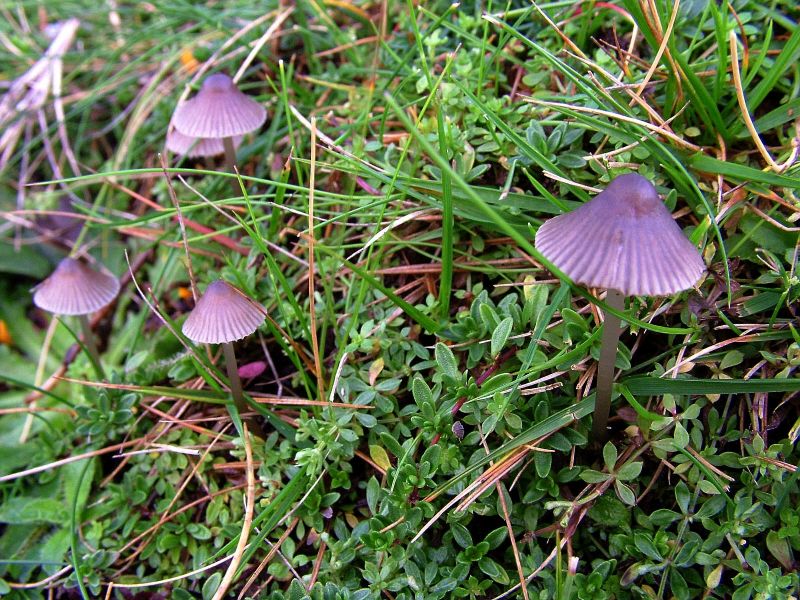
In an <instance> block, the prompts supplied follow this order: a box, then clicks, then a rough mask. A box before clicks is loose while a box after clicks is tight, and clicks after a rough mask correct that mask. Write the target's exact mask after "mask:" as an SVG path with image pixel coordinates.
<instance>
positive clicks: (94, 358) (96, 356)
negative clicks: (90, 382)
mask: <svg viewBox="0 0 800 600" xmlns="http://www.w3.org/2000/svg"><path fill="white" fill-rule="evenodd" d="M78 321H79V322H80V324H81V332H82V333H83V347H84V348H86V352H87V353H88V354H89V360H90V361H91V362H92V366H93V367H94V370H95V372H96V373H97V376H98V377H99V378H100V379H105V378H106V373H105V371H103V365H102V364H101V363H100V353H99V352H98V351H97V344H96V343H95V340H94V332H92V326H91V325H90V324H89V315H78Z"/></svg>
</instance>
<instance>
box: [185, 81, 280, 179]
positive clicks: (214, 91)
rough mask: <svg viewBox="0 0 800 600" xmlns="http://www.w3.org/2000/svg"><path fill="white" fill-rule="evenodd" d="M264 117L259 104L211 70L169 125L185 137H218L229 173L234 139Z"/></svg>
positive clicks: (265, 114)
mask: <svg viewBox="0 0 800 600" xmlns="http://www.w3.org/2000/svg"><path fill="white" fill-rule="evenodd" d="M266 119H267V111H266V109H265V108H264V107H263V106H261V104H259V103H258V102H256V101H255V100H253V99H252V98H250V96H248V95H247V94H244V93H242V92H241V91H239V88H237V87H236V84H234V83H233V80H232V79H231V78H230V77H228V76H227V75H225V74H224V73H215V74H214V75H209V76H208V77H206V79H205V81H203V85H202V87H201V88H200V91H199V92H198V93H197V95H196V96H195V97H194V98H192V99H191V100H188V101H186V102H184V103H183V104H181V105H180V106H179V107H178V108H176V109H175V113H174V114H173V115H172V124H173V125H174V126H175V130H176V131H177V132H178V133H180V134H182V135H184V136H188V137H189V138H204V139H219V140H222V146H223V150H224V152H225V164H226V167H227V169H228V172H230V173H233V172H234V164H235V163H236V149H235V148H234V138H235V137H236V136H241V135H245V134H246V133H250V132H251V131H255V130H256V129H258V128H259V127H261V126H262V125H263V124H264V121H265V120H266ZM234 183H236V182H234ZM234 190H237V187H236V186H234Z"/></svg>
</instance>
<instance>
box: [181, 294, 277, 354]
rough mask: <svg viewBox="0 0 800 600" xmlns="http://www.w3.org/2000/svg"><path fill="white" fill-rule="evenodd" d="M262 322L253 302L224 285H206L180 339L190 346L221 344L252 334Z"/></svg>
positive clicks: (262, 313) (263, 313) (262, 314)
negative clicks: (196, 344) (186, 338)
mask: <svg viewBox="0 0 800 600" xmlns="http://www.w3.org/2000/svg"><path fill="white" fill-rule="evenodd" d="M264 319H266V311H265V310H264V308H263V307H262V306H261V305H260V304H258V303H257V302H256V301H255V300H253V299H252V298H250V297H249V296H248V295H246V294H245V293H244V292H242V291H241V290H239V289H238V288H235V287H234V286H232V285H231V284H229V283H228V282H226V281H224V280H222V279H217V280H216V281H214V282H212V283H210V284H209V285H208V287H207V288H206V291H205V293H204V294H203V295H202V296H201V297H200V299H199V300H198V301H197V305H195V307H194V309H193V310H192V312H191V313H189V316H188V317H187V318H186V321H184V323H183V327H182V331H183V335H185V336H186V337H188V338H189V339H190V340H192V341H193V342H197V343H203V344H224V343H228V342H234V341H236V340H240V339H242V338H244V337H247V336H248V335H250V334H251V333H253V332H254V331H255V330H256V329H258V327H259V326H260V325H261V324H262V323H263V322H264Z"/></svg>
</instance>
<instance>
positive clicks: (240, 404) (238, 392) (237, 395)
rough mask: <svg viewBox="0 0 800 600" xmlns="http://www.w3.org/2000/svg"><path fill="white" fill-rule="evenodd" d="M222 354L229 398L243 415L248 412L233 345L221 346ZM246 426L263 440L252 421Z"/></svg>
mask: <svg viewBox="0 0 800 600" xmlns="http://www.w3.org/2000/svg"><path fill="white" fill-rule="evenodd" d="M222 352H223V354H224V355H225V368H226V369H227V371H228V381H229V382H230V386H231V396H233V403H234V404H235V405H236V409H237V410H238V411H239V416H242V415H244V413H245V412H247V411H248V410H250V407H249V406H247V403H246V402H245V401H244V394H243V393H242V380H241V379H240V378H239V366H238V364H237V363H236V354H235V353H234V351H233V344H232V343H231V342H227V343H224V344H222ZM247 424H248V425H249V427H250V430H251V431H252V432H253V433H254V434H255V435H257V436H259V437H261V438H263V437H264V431H263V430H262V429H261V426H260V425H259V424H258V423H257V422H255V421H254V420H253V419H247Z"/></svg>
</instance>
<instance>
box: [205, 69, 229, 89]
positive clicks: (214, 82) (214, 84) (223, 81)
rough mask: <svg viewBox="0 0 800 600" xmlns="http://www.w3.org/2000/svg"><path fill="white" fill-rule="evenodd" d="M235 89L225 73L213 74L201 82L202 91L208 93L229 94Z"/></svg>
mask: <svg viewBox="0 0 800 600" xmlns="http://www.w3.org/2000/svg"><path fill="white" fill-rule="evenodd" d="M235 87H236V84H235V83H233V79H231V78H230V77H229V76H228V75H226V74H225V73H214V74H213V75H209V76H208V77H206V78H205V79H204V80H203V85H202V89H204V90H206V91H209V92H229V91H231V90H232V89H234V88H235Z"/></svg>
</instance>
